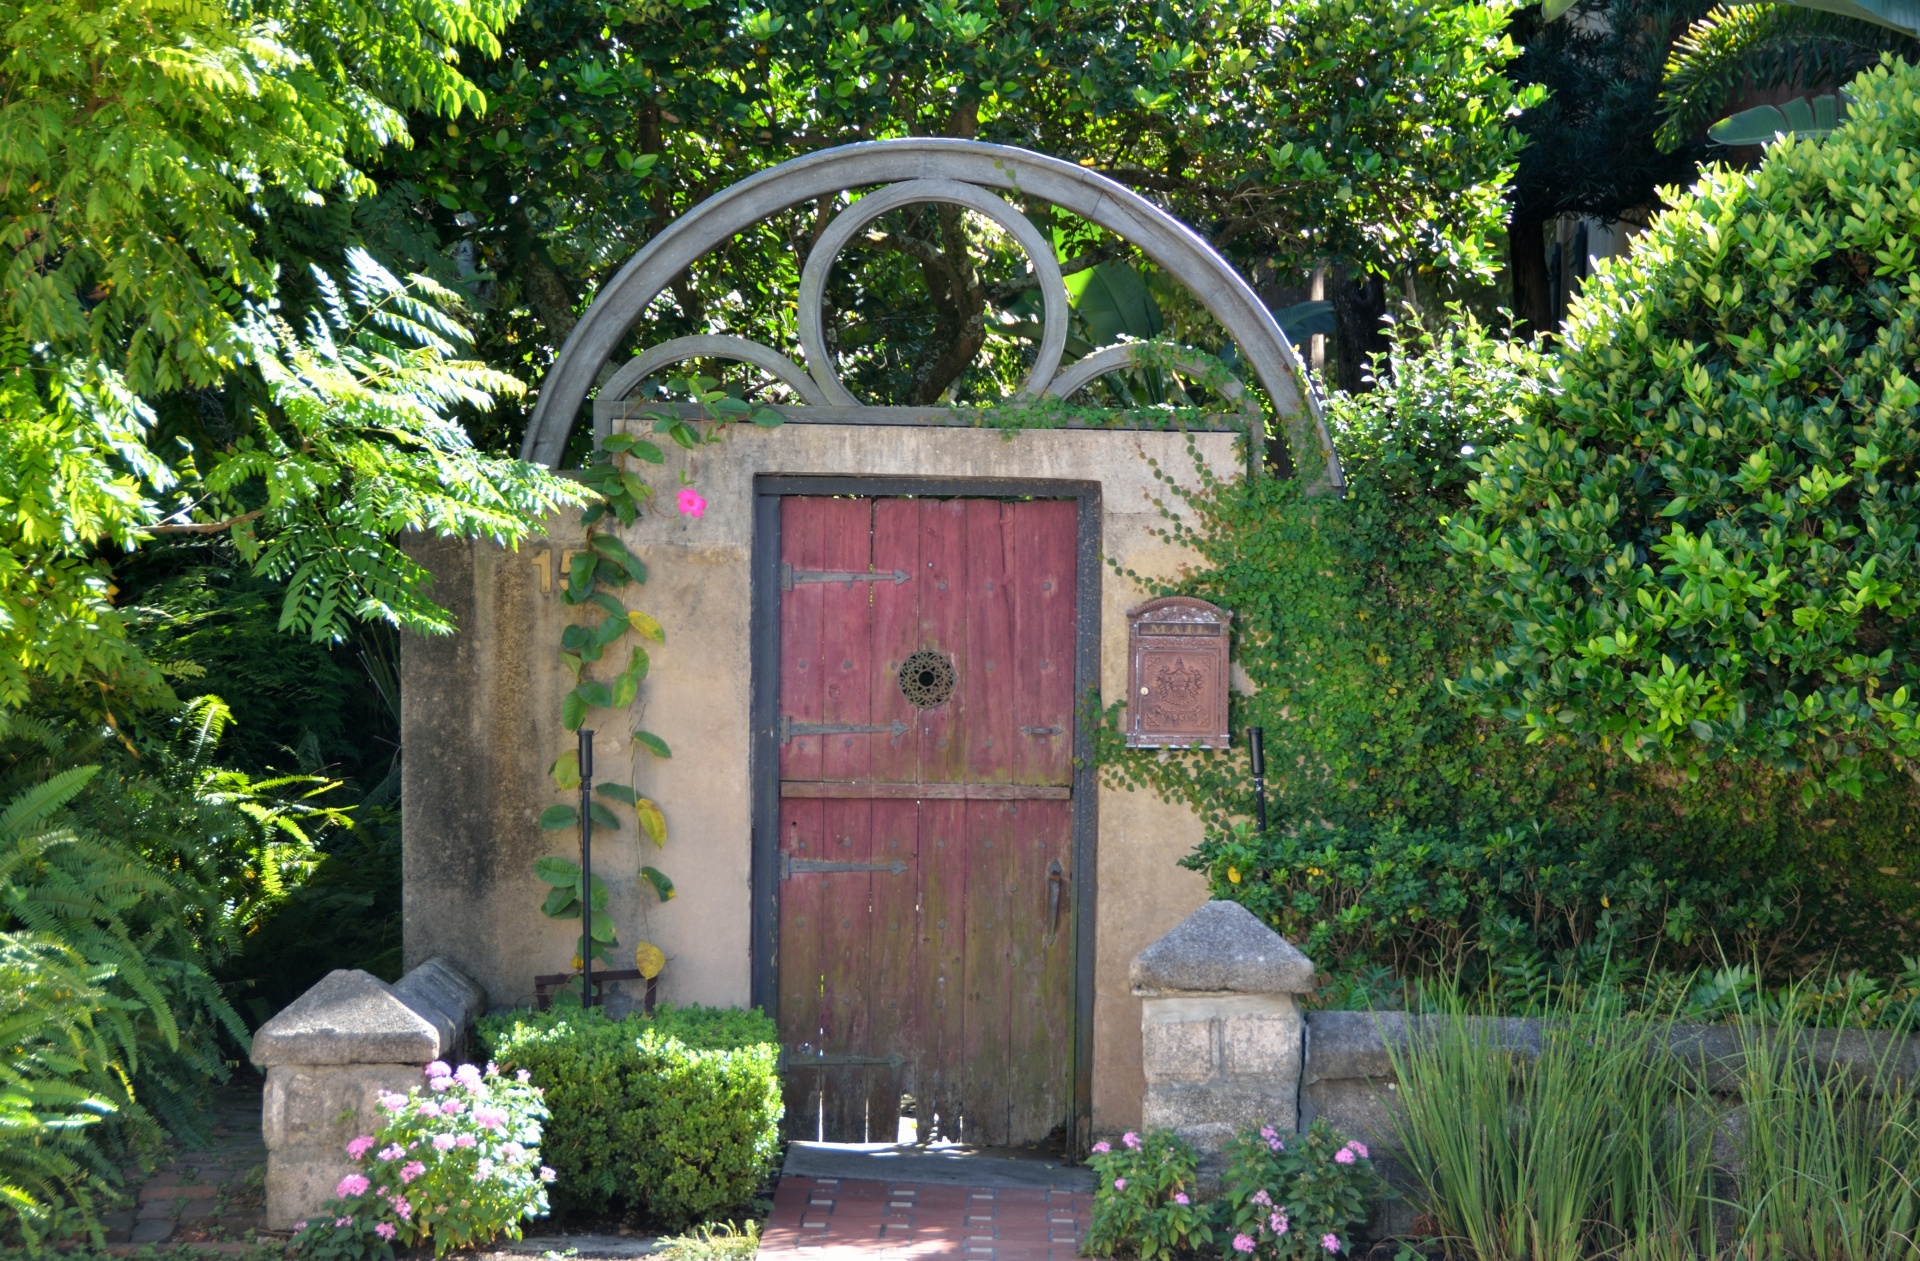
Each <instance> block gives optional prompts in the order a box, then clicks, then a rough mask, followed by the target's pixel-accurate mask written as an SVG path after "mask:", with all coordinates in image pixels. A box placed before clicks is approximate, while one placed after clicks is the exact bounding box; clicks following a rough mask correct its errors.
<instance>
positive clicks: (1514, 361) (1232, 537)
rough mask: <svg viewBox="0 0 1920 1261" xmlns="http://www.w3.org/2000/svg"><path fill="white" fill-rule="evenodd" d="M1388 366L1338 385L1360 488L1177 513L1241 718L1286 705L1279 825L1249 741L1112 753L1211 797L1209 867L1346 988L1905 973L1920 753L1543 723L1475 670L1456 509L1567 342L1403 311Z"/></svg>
mask: <svg viewBox="0 0 1920 1261" xmlns="http://www.w3.org/2000/svg"><path fill="white" fill-rule="evenodd" d="M1376 372H1377V376H1378V386H1379V388H1377V389H1376V390H1374V391H1371V392H1369V393H1367V394H1362V395H1351V396H1344V395H1343V396H1336V397H1335V398H1334V399H1333V400H1332V401H1331V404H1330V407H1329V420H1330V423H1331V425H1332V428H1333V431H1334V436H1335V442H1336V444H1337V445H1338V446H1339V448H1340V451H1341V454H1342V458H1343V460H1344V461H1345V464H1346V468H1347V473H1348V483H1349V485H1348V490H1347V494H1346V496H1345V498H1343V499H1340V500H1337V501H1335V500H1329V499H1316V498H1309V497H1307V496H1306V495H1304V494H1303V493H1302V492H1301V489H1300V487H1299V486H1297V485H1296V484H1294V483H1292V482H1287V481H1279V480H1275V479H1262V480H1259V481H1256V482H1252V483H1248V484H1241V483H1237V482H1235V483H1214V484H1211V485H1208V486H1205V487H1202V488H1201V489H1200V490H1199V491H1198V492H1197V493H1194V494H1192V495H1190V496H1187V497H1186V498H1187V503H1186V504H1184V505H1183V506H1187V507H1190V509H1191V512H1192V516H1191V518H1190V523H1189V524H1186V525H1180V526H1169V534H1170V535H1171V536H1172V537H1173V538H1174V539H1175V540H1177V541H1178V542H1180V543H1182V544H1185V545H1187V546H1189V547H1191V548H1192V549H1193V550H1194V551H1195V552H1196V553H1197V554H1198V556H1199V558H1200V563H1199V564H1197V565H1195V566H1194V568H1193V571H1192V572H1191V573H1189V574H1187V575H1185V576H1184V577H1182V578H1181V579H1180V580H1179V581H1178V582H1175V583H1168V584H1152V585H1151V586H1150V589H1151V590H1153V591H1154V593H1155V594H1187V595H1197V596H1200V597H1202V598H1204V599H1209V600H1213V601H1215V602H1217V603H1219V604H1221V605H1223V606H1225V607H1226V608H1228V609H1231V610H1232V611H1233V613H1234V623H1233V632H1234V653H1235V657H1236V659H1237V661H1238V662H1239V664H1240V665H1241V666H1242V667H1243V668H1244V670H1245V672H1246V675H1247V677H1248V679H1249V680H1250V681H1251V682H1252V683H1253V684H1254V685H1255V687H1256V689H1257V690H1255V691H1252V692H1251V693H1240V692H1236V693H1234V694H1233V696H1232V698H1231V707H1232V714H1231V718H1232V726H1233V729H1234V731H1235V732H1239V731H1241V730H1243V729H1244V728H1245V727H1247V726H1252V725H1259V726H1263V727H1264V728H1265V729H1266V735H1267V750H1268V757H1267V782H1268V790H1269V799H1270V817H1271V819H1272V823H1273V826H1272V827H1271V829H1270V830H1269V832H1268V833H1267V834H1266V835H1264V836H1260V835H1256V834H1254V833H1253V832H1251V831H1250V830H1244V829H1241V830H1236V826H1235V825H1236V824H1242V825H1243V824H1244V822H1245V820H1246V819H1247V818H1248V817H1249V816H1250V815H1251V814H1252V813H1253V809H1252V806H1253V802H1252V793H1251V783H1250V780H1249V777H1248V772H1247V763H1246V759H1245V757H1244V755H1243V754H1242V753H1240V752H1239V750H1238V749H1236V750H1235V751H1234V752H1232V753H1229V754H1226V755H1222V754H1219V753H1212V752H1180V751H1170V752H1169V753H1167V754H1166V755H1165V756H1164V757H1163V756H1162V755H1161V754H1160V753H1159V752H1158V751H1153V750H1144V751H1143V750H1134V751H1129V750H1126V749H1123V748H1121V747H1119V741H1118V740H1117V738H1111V737H1103V742H1102V747H1101V758H1102V762H1103V764H1104V766H1105V769H1106V773H1107V775H1108V776H1109V777H1110V778H1111V779H1114V780H1117V781H1119V782H1121V783H1123V784H1126V785H1129V786H1145V787H1149V788H1152V789H1153V790H1154V791H1156V792H1158V793H1160V794H1162V795H1164V796H1166V797H1169V798H1171V799H1173V800H1178V801H1184V802H1186V803H1188V804H1190V805H1192V806H1193V807H1194V809H1195V810H1196V811H1197V812H1198V813H1199V814H1200V816H1201V817H1202V818H1203V819H1204V820H1206V821H1207V823H1208V825H1209V828H1208V837H1207V840H1206V841H1205V843H1204V844H1203V845H1202V846H1201V848H1200V850H1199V852H1198V853H1196V854H1195V855H1193V856H1191V858H1190V859H1189V860H1188V865H1190V866H1192V867H1195V868H1197V869H1199V870H1201V871H1203V872H1205V874H1206V876H1207V878H1208V882H1209V885H1210V887H1211V890H1212V892H1213V895H1214V896H1215V897H1221V898H1231V899H1233V900H1236V901H1238V902H1241V903H1242V904H1243V905H1245V906H1246V907H1247V908H1248V909H1249V910H1251V911H1253V912H1254V913H1255V914H1256V915H1258V916H1260V917H1261V918H1262V919H1263V920H1264V921H1265V922H1266V923H1268V924H1271V925H1273V926H1274V927H1275V928H1276V929H1278V930H1279V931H1280V932H1281V933H1283V934H1284V935H1286V936H1287V937H1288V938H1289V939H1291V940H1293V941H1295V942H1298V943H1300V944H1301V946H1302V948H1303V949H1304V950H1305V951H1306V952H1307V953H1308V954H1309V955H1310V956H1311V957H1312V958H1313V959H1314V960H1315V962H1316V963H1317V964H1319V965H1320V969H1321V971H1322V973H1323V974H1324V975H1328V976H1330V977H1331V978H1332V979H1333V983H1334V986H1335V988H1336V990H1337V991H1341V992H1336V993H1334V994H1332V995H1330V996H1329V997H1331V998H1332V999H1334V1000H1335V1001H1342V1000H1343V998H1351V999H1353V1000H1356V1001H1364V1000H1365V998H1366V997H1367V996H1368V992H1369V990H1372V991H1373V992H1374V993H1376V994H1377V992H1378V990H1377V988H1376V987H1377V986H1389V987H1390V986H1392V985H1393V984H1394V982H1396V981H1399V980H1406V979H1410V978H1423V977H1424V978H1446V979H1448V980H1449V981H1454V982H1458V983H1459V984H1461V985H1463V986H1465V987H1467V988H1470V989H1479V990H1486V989H1492V990H1494V991H1495V992H1496V993H1497V994H1498V996H1499V998H1500V1000H1501V1001H1502V1002H1503V1003H1505V1004H1507V1005H1508V1006H1509V1007H1522V1008H1524V1007H1526V1006H1528V1005H1530V1004H1531V1003H1533V1002H1534V1001H1535V1000H1536V999H1537V998H1538V996H1539V995H1540V993H1541V992H1542V987H1543V986H1545V985H1546V984H1548V983H1551V982H1567V981H1592V980H1596V979H1598V978H1600V977H1601V976H1603V975H1605V974H1607V973H1609V972H1611V973H1612V974H1614V975H1616V976H1625V975H1631V976H1639V975H1643V974H1644V973H1645V971H1646V970H1648V969H1650V968H1667V969H1674V970H1677V971H1680V972H1691V971H1693V970H1694V969H1696V968H1706V969H1713V968H1718V967H1720V966H1721V965H1722V964H1723V963H1724V962H1725V961H1726V960H1727V959H1736V960H1744V961H1751V962H1753V963H1754V964H1756V965H1757V966H1758V967H1759V969H1760V970H1761V972H1762V973H1763V974H1764V975H1765V976H1766V978H1767V979H1768V980H1769V981H1778V980H1780V979H1781V978H1783V977H1785V976H1790V975H1794V974H1797V973H1801V972H1804V971H1806V970H1807V969H1809V968H1815V967H1821V966H1824V965H1825V964H1826V963H1827V962H1828V961H1830V960H1837V961H1838V962H1839V964H1840V965H1841V966H1842V967H1861V968H1866V969H1869V970H1871V971H1874V972H1875V973H1878V974H1880V975H1883V976H1885V975H1891V974H1894V973H1897V972H1899V971H1900V970H1901V967H1902V965H1901V962H1900V960H1901V956H1902V955H1911V954H1916V953H1920V937H1917V936H1916V934H1915V930H1914V915H1915V912H1916V910H1920V894H1917V893H1916V888H1915V884H1914V882H1915V880H1916V879H1920V862H1916V857H1917V856H1920V851H1916V849H1915V846H1914V839H1915V831H1914V829H1915V827H1916V821H1917V820H1920V787H1917V786H1916V784H1915V782H1914V781H1913V780H1912V779H1910V778H1909V777H1907V776H1905V775H1900V776H1897V777H1890V778H1888V779H1887V780H1885V781H1884V782H1880V783H1876V784H1872V785H1869V786H1868V788H1867V790H1866V791H1865V793H1864V794H1863V796H1862V798H1861V799H1860V800H1858V801H1855V800H1852V799H1850V798H1846V797H1841V796H1836V795H1833V794H1823V795H1821V796H1819V797H1818V798H1817V799H1815V800H1813V801H1811V802H1809V801H1807V800H1806V799H1805V798H1804V796H1803V794H1802V791H1801V786H1802V781H1803V778H1804V773H1802V774H1801V775H1796V774H1792V773H1788V772H1785V771H1783V770H1780V769H1777V768H1772V767H1766V766H1754V765H1744V766H1743V765H1738V764H1734V763H1732V762H1730V761H1729V762H1721V763H1716V764H1714V765H1712V766H1710V767H1707V768H1704V769H1702V770H1701V771H1699V772H1698V773H1696V774H1691V775H1690V774H1683V773H1679V772H1677V771H1675V770H1673V769H1672V768H1669V767H1664V766H1660V765H1654V764H1636V763H1634V762H1632V761H1631V760H1630V759H1628V758H1627V757H1625V756H1624V755H1623V754H1621V753H1620V752H1619V751H1618V749H1614V750H1612V751H1608V750H1604V749H1601V748H1599V747H1597V746H1593V745H1586V744H1582V743H1580V742H1578V741H1575V740H1572V739H1565V740H1560V739H1556V740H1548V741H1541V742H1537V743H1527V742H1526V741H1525V739H1524V732H1523V730H1521V729H1519V728H1517V727H1514V726H1512V725H1511V724H1508V723H1506V722H1504V721H1502V720H1500V719H1498V718H1493V717H1488V716H1487V715H1485V714H1480V713H1476V712H1475V711H1474V709H1473V708H1472V707H1471V706H1470V705H1468V704H1465V703H1463V702H1462V701H1460V700H1459V699H1458V698H1456V697H1453V696H1450V695H1449V694H1448V692H1447V689H1446V680H1448V679H1449V678H1454V677H1457V676H1458V675H1459V674H1460V673H1461V672H1463V671H1464V670H1465V668H1466V667H1467V666H1468V665H1470V664H1471V662H1472V661H1473V660H1474V659H1475V658H1476V657H1477V656H1478V655H1480V654H1483V653H1484V652H1485V651H1486V650H1487V646H1488V645H1489V644H1491V643H1493V642H1494V641H1495V637H1496V636H1497V635H1498V634H1500V627H1499V626H1498V624H1497V623H1495V622H1493V621H1490V620H1488V619H1487V618H1485V617H1484V616H1482V615H1480V614H1479V613H1477V612H1476V611H1475V610H1473V609H1472V608H1471V607H1470V603H1471V602H1470V599H1469V597H1470V595H1471V590H1472V582H1473V579H1472V575H1471V573H1470V572H1468V571H1467V570H1466V569H1465V568H1464V567H1463V566H1460V565H1457V564H1450V563H1449V560H1448V556H1447V553H1446V551H1445V548H1444V546H1443V545H1442V541H1441V533H1442V531H1441V525H1440V523H1441V522H1442V521H1444V520H1445V519H1446V518H1448V517H1449V516H1451V515H1453V514H1456V513H1458V512H1460V511H1461V510H1462V509H1464V508H1465V507H1467V506H1468V500H1467V493H1466V492H1467V487H1468V486H1469V485H1470V484H1471V483H1472V481H1473V469H1472V463H1473V461H1474V460H1475V459H1476V458H1477V453H1478V452H1481V451H1484V450H1485V449H1486V448H1487V447H1488V446H1489V445H1491V444H1495V443H1498V442H1500V441H1501V440H1502V439H1503V438H1504V437H1505V436H1506V435H1507V434H1508V433H1510V432H1511V428H1512V425H1513V424H1514V423H1515V421H1514V414H1515V413H1516V412H1518V411H1520V410H1522V409H1524V408H1525V407H1527V406H1528V405H1529V403H1528V400H1529V399H1530V398H1531V397H1532V396H1533V395H1534V394H1536V393H1537V392H1538V390H1539V389H1540V388H1541V387H1540V382H1541V380H1542V379H1543V376H1544V369H1543V368H1542V366H1541V364H1540V362H1539V360H1538V358H1537V357H1536V355H1535V353H1534V352H1533V351H1531V350H1529V349H1528V348H1526V347H1523V346H1514V345H1502V344H1500V343H1498V342H1496V341H1495V340H1493V339H1492V338H1491V337H1489V336H1488V335H1487V333H1486V331H1485V330H1483V329H1480V328H1477V327H1475V326H1473V325H1472V324H1470V323H1461V324H1457V325H1455V326H1454V327H1453V328H1451V329H1450V330H1448V331H1447V332H1446V333H1444V334H1433V333H1428V332H1425V331H1423V330H1421V329H1419V328H1418V327H1414V326H1403V328H1402V329H1401V331H1400V335H1399V337H1398V339H1397V342H1396V345H1395V347H1394V349H1393V352H1392V354H1391V355H1390V356H1389V357H1388V358H1386V359H1384V360H1383V361H1381V362H1380V363H1379V364H1378V365H1377V367H1376ZM1169 493H1170V494H1171V492H1169ZM1237 739H1238V738H1237V737H1236V742H1237Z"/></svg>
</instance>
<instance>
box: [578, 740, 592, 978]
mask: <svg viewBox="0 0 1920 1261" xmlns="http://www.w3.org/2000/svg"><path fill="white" fill-rule="evenodd" d="M580 1005H581V1006H582V1007H591V1006H593V733H592V732H591V731H587V730H585V729H584V728H583V729H582V730H581V732H580Z"/></svg>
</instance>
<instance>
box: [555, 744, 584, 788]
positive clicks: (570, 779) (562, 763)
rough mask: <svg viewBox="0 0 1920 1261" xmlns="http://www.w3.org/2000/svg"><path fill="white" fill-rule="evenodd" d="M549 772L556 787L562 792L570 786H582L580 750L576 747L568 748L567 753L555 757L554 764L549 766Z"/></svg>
mask: <svg viewBox="0 0 1920 1261" xmlns="http://www.w3.org/2000/svg"><path fill="white" fill-rule="evenodd" d="M547 774H549V775H551V776H553V783H554V787H556V788H558V789H560V790H561V791H562V792H565V791H566V790H567V789H570V788H578V787H580V754H579V752H578V751H577V750H575V749H568V750H567V751H566V752H565V753H562V754H561V755H560V756H559V757H557V758H555V759H553V765H552V766H549V767H548V768H547Z"/></svg>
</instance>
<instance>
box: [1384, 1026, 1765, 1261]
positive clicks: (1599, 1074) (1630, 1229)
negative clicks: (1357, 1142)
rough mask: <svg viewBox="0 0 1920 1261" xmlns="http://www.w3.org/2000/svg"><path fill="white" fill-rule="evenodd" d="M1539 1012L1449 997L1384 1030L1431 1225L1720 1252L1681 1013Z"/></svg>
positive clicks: (1515, 1259) (1704, 1100)
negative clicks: (1525, 1016)
mask: <svg viewBox="0 0 1920 1261" xmlns="http://www.w3.org/2000/svg"><path fill="white" fill-rule="evenodd" d="M1539 1028H1540V1038H1539V1042H1538V1044H1537V1045H1529V1044H1528V1043H1527V1042H1526V1041H1525V1040H1523V1038H1522V1036H1521V1035H1520V1032H1519V1030H1518V1029H1517V1028H1516V1027H1515V1025H1514V1024H1513V1023H1512V1022H1508V1021H1500V1020H1493V1019H1487V1018H1484V1017H1480V1016H1475V1015H1470V1014H1468V1013H1467V1012H1466V1011H1465V1010H1464V1009H1462V1008H1460V1007H1458V1006H1453V1007H1450V1008H1449V1009H1448V1010H1446V1011H1444V1012H1442V1013H1440V1014H1437V1015H1432V1016H1427V1017H1423V1018H1420V1019H1417V1020H1415V1019H1409V1020H1408V1022H1407V1027H1406V1037H1405V1040H1404V1042H1403V1041H1401V1039H1400V1038H1398V1037H1397V1036H1393V1035H1391V1034H1390V1035H1389V1036H1388V1037H1387V1038H1386V1039H1385V1041H1386V1046H1387V1052H1388V1054H1389V1056H1390V1057H1391V1058H1392V1062H1393V1072H1394V1076H1395V1077H1396V1078H1397V1079H1398V1085H1399V1091H1398V1095H1399V1099H1400V1103H1401V1107H1400V1108H1397V1109H1395V1110H1394V1112H1393V1124H1394V1128H1395V1131H1396V1132H1397V1134H1398V1136H1399V1139H1400V1146H1401V1149H1402V1151H1403V1152H1404V1157H1403V1159H1404V1160H1405V1162H1406V1165H1407V1168H1408V1171H1409V1172H1410V1173H1411V1174H1412V1175H1413V1177H1414V1180H1415V1182H1416V1184H1417V1185H1418V1187H1419V1193H1418V1194H1417V1195H1416V1197H1415V1198H1416V1202H1417V1204H1418V1206H1419V1208H1420V1209H1421V1211H1423V1212H1425V1213H1426V1214H1428V1215H1430V1216H1431V1217H1432V1219H1433V1220H1434V1222H1435V1223H1436V1225H1437V1226H1438V1230H1437V1231H1436V1232H1435V1233H1437V1234H1440V1235H1443V1236H1445V1237H1447V1238H1449V1239H1451V1240H1455V1241H1458V1242H1459V1243H1460V1244H1462V1245H1464V1246H1465V1250H1466V1252H1467V1253H1468V1254H1469V1255H1472V1256H1474V1257H1476V1258H1479V1259H1481V1261H1586V1259H1587V1258H1589V1257H1593V1256H1598V1255H1623V1256H1632V1257H1672V1258H1675V1261H1680V1259H1682V1258H1695V1257H1707V1256H1713V1255H1717V1254H1716V1253H1715V1252H1714V1207H1715V1200H1714V1196H1713V1171H1712V1167H1711V1160H1712V1141H1713V1130H1714V1119H1713V1114H1712V1111H1711V1109H1712V1104H1711V1101H1710V1099H1709V1097H1708V1095H1707V1091H1706V1083H1705V1081H1704V1080H1703V1079H1702V1077H1701V1073H1700V1070H1699V1069H1698V1067H1697V1066H1694V1065H1692V1064H1691V1063H1689V1062H1688V1061H1686V1060H1683V1059H1681V1058H1679V1057H1675V1056H1669V1055H1667V1054H1666V1053H1665V1051H1666V1045H1667V1037H1668V1030H1669V1028H1670V1022H1669V1021H1667V1020H1665V1019H1647V1018H1632V1017H1626V1016H1623V1015H1621V1014H1620V1013H1619V1012H1618V1011H1608V1010H1605V1009H1603V1008H1596V1009H1586V1010H1583V1009H1579V1008H1577V1007H1574V1006H1556V1007H1555V1008H1554V1010H1553V1019H1552V1020H1548V1021H1543V1022H1541V1024H1540V1026H1539ZM1396 1032H1397V1031H1396ZM1616 1248H1623V1250H1622V1251H1621V1252H1619V1253H1615V1251H1614V1249H1616ZM1742 1255H1745V1254H1742ZM1758 1255H1775V1254H1771V1253H1763V1254H1758Z"/></svg>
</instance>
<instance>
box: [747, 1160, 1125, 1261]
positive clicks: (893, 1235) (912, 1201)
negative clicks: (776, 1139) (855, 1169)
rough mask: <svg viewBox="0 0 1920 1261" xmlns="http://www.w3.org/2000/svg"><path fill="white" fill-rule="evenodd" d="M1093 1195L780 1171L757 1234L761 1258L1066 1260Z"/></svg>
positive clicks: (808, 1260) (830, 1260)
mask: <svg viewBox="0 0 1920 1261" xmlns="http://www.w3.org/2000/svg"><path fill="white" fill-rule="evenodd" d="M1092 1205H1093V1196H1092V1195H1091V1194H1089V1193H1088V1192H1085V1191H1067V1190H1060V1189H1047V1188H1042V1187H1006V1186H965V1185H954V1184H952V1183H929V1182H892V1181H880V1180H876V1179H866V1178H822V1177H806V1176H795V1175H792V1174H789V1175H787V1176H786V1177H783V1178H781V1179H780V1186H779V1189H778V1190H777V1191H776V1192H775V1193H774V1198H773V1216H772V1217H770V1218H768V1220H767V1224H766V1227H765V1228H764V1229H763V1230H762V1232H761V1236H760V1257H761V1258H762V1261H798V1259H799V1258H806V1261H920V1259H922V1258H931V1257H952V1258H956V1259H957V1261H1069V1259H1070V1258H1071V1257H1073V1256H1074V1255H1075V1253H1076V1252H1077V1251H1078V1249H1079V1245H1080V1240H1081V1238H1082V1237H1083V1236H1084V1235H1085V1234H1086V1229H1087V1213H1088V1210H1089V1209H1090V1208H1091V1207H1092Z"/></svg>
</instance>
